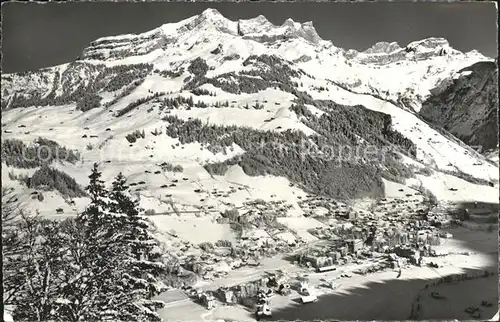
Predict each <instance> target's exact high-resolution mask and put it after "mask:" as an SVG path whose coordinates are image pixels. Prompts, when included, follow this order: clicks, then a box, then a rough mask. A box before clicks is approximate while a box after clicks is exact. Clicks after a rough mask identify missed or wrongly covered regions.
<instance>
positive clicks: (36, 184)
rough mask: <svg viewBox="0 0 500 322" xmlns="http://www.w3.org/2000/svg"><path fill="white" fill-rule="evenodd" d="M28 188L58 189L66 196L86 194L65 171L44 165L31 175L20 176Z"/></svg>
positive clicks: (74, 196)
mask: <svg viewBox="0 0 500 322" xmlns="http://www.w3.org/2000/svg"><path fill="white" fill-rule="evenodd" d="M19 179H20V180H21V181H22V182H23V183H25V184H26V186H27V187H28V188H32V189H44V190H54V189H55V190H57V191H59V192H60V193H61V195H63V196H64V197H70V198H77V197H84V196H86V193H85V191H84V190H83V189H82V188H81V187H80V185H79V184H78V183H77V182H76V181H75V179H74V178H72V177H71V176H69V175H68V174H66V173H65V172H63V171H60V170H57V169H54V168H51V167H49V166H48V165H43V166H42V167H41V168H40V169H37V170H36V171H35V173H33V175H32V176H31V177H29V176H21V177H20V178H19Z"/></svg>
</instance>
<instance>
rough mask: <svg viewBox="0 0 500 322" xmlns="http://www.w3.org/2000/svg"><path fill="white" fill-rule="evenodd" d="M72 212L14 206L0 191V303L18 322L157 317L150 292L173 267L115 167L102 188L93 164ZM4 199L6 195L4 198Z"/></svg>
mask: <svg viewBox="0 0 500 322" xmlns="http://www.w3.org/2000/svg"><path fill="white" fill-rule="evenodd" d="M89 179H90V183H89V185H88V187H87V188H86V190H87V192H88V195H89V197H90V203H89V205H88V206H87V208H86V209H85V211H84V212H82V213H81V214H78V215H77V216H76V218H68V219H65V220H63V221H53V220H49V219H42V218H40V217H37V216H33V215H30V214H27V213H25V212H22V211H19V210H18V209H17V208H16V207H15V203H13V202H12V198H11V194H9V191H7V190H6V189H3V190H2V225H3V229H2V250H3V263H4V264H3V269H4V271H3V278H4V294H3V298H4V302H3V304H4V305H9V306H12V307H13V312H12V315H13V318H14V320H16V321H17V320H20V321H26V320H27V321H47V320H62V321H82V320H87V321H102V320H113V321H157V320H160V317H159V315H158V314H157V313H156V312H155V310H156V309H157V308H160V307H162V306H163V302H161V301H153V300H152V297H153V296H155V295H157V294H158V293H160V292H161V291H163V290H164V289H165V285H164V283H163V282H162V281H163V280H168V278H169V277H171V276H172V275H171V274H172V273H171V270H170V268H169V265H168V263H166V262H165V261H164V259H163V257H162V254H161V247H160V244H159V243H158V241H157V240H156V239H155V238H154V236H153V234H152V226H151V224H150V223H149V222H148V221H146V220H145V219H144V217H143V215H142V209H140V208H139V207H138V203H137V201H135V200H132V199H131V198H130V197H129V195H128V193H127V188H128V187H127V185H126V180H125V177H124V176H123V175H122V174H121V173H120V174H119V175H118V176H117V177H116V178H115V179H114V181H113V183H112V187H111V189H106V187H105V185H104V182H103V181H102V179H101V173H100V172H99V169H98V168H97V165H94V167H93V169H92V173H91V174H90V176H89ZM9 199H10V200H9Z"/></svg>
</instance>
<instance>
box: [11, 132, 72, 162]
mask: <svg viewBox="0 0 500 322" xmlns="http://www.w3.org/2000/svg"><path fill="white" fill-rule="evenodd" d="M33 143H34V144H32V145H29V146H27V145H26V144H24V142H23V141H21V140H18V139H7V140H3V141H2V162H5V164H6V165H7V166H11V167H15V168H25V169H29V168H37V167H40V166H42V165H44V164H50V163H52V162H54V161H57V160H59V161H67V162H70V163H75V162H76V161H78V160H79V159H80V154H79V153H78V152H77V151H75V150H70V149H67V148H66V147H64V146H60V145H59V144H58V143H57V142H55V141H52V140H49V139H46V138H42V137H39V138H38V139H36V140H35V141H34V142H33Z"/></svg>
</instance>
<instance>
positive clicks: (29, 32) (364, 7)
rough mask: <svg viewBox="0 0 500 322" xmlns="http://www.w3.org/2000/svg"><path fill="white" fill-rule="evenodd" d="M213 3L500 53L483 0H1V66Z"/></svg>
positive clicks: (323, 26)
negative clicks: (231, 0) (28, 0)
mask: <svg viewBox="0 0 500 322" xmlns="http://www.w3.org/2000/svg"><path fill="white" fill-rule="evenodd" d="M206 8H216V9H217V10H219V11H220V12H221V13H222V14H223V15H224V16H226V17H227V18H229V19H233V20H234V19H238V18H252V17H256V16H258V15H259V14H263V15H264V16H266V17H267V18H268V19H269V20H270V21H271V22H273V23H274V24H282V23H283V22H284V21H285V20H286V19H287V18H289V17H290V18H292V19H293V20H295V21H299V22H306V21H313V23H314V26H315V27H316V30H317V32H318V33H319V35H320V36H321V37H322V38H323V39H328V40H331V41H332V42H333V43H334V45H336V46H339V47H343V48H354V49H357V50H364V49H366V48H368V47H370V46H371V45H373V44H374V43H376V42H378V41H396V42H398V43H399V44H400V45H401V46H404V45H406V44H408V43H409V42H411V41H414V40H419V39H423V38H427V37H444V38H446V39H448V40H449V42H450V44H451V45H452V46H453V47H454V48H456V49H459V50H461V51H469V50H472V49H477V50H479V51H480V52H481V53H483V54H485V55H487V56H489V57H496V56H497V16H496V15H497V10H496V7H495V4H494V3H492V2H489V3H484V2H483V3H481V2H473V3H411V2H409V3H394V2H393V3H380V2H366V3H359V2H358V3H327V2H302V3H301V2H299V3H273V2H270V3H258V2H251V3H241V2H240V3H213V2H212V3H210V2H209V3H168V2H163V3H161V2H156V3H147V2H146V3H114V2H96V3H91V2H90V3H89V2H82V3H78V2H76V3H48V4H36V3H27V4H24V3H7V4H4V5H2V16H3V17H2V18H3V21H2V25H3V30H2V42H3V44H2V54H3V59H2V72H3V73H10V72H19V71H25V70H35V69H39V68H42V67H47V66H53V65H58V64H61V63H65V62H69V61H72V60H74V59H75V58H76V57H77V56H79V55H80V53H81V52H82V49H83V48H84V47H86V46H87V45H88V44H89V43H90V42H91V41H92V40H95V39H96V38H99V37H103V36H111V35H118V34H124V33H139V32H144V31H147V30H151V29H153V28H155V27H158V26H160V25H162V24H164V23H168V22H175V21H179V20H182V19H185V18H188V17H190V16H193V15H196V14H199V13H201V12H202V11H203V10H204V9H206Z"/></svg>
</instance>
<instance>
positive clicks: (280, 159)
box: [163, 109, 412, 199]
mask: <svg viewBox="0 0 500 322" xmlns="http://www.w3.org/2000/svg"><path fill="white" fill-rule="evenodd" d="M344 112H345V113H349V109H345V110H344ZM368 113H369V112H368ZM381 117H382V116H380V115H377V114H373V120H370V118H367V119H366V120H365V122H366V124H365V125H362V124H363V121H362V120H358V122H360V123H361V124H359V125H357V126H356V127H354V129H353V128H350V127H349V126H348V124H349V123H347V124H346V125H345V126H340V125H339V126H334V125H333V124H334V123H335V122H337V121H339V122H340V121H343V122H351V121H352V122H354V121H355V120H356V117H355V115H345V116H338V117H337V118H335V116H329V117H328V116H326V119H325V120H324V121H323V122H318V124H319V125H317V128H318V129H320V126H323V127H324V128H322V134H324V135H312V136H309V137H308V136H306V135H305V134H304V133H303V132H300V131H291V130H287V131H283V132H274V131H257V130H254V129H251V128H246V127H236V126H217V125H208V124H203V123H202V122H201V121H200V120H198V119H194V120H188V121H183V120H181V119H179V118H177V117H176V116H171V115H168V116H166V117H165V118H163V120H165V121H167V122H168V125H167V126H166V128H165V134H166V135H168V136H170V137H173V138H178V139H179V141H180V142H181V144H187V143H192V142H199V143H201V144H207V145H208V147H207V148H208V149H209V150H210V151H215V150H216V148H220V147H222V148H229V147H231V146H232V145H233V144H236V145H238V146H239V147H241V148H242V149H243V150H245V151H246V152H245V153H244V154H243V155H241V156H236V157H233V158H231V159H229V160H226V161H224V162H220V163H213V164H206V165H205V169H206V170H207V171H208V172H210V173H212V174H216V175H223V174H224V173H225V171H226V170H227V168H228V167H229V166H231V165H234V164H238V165H240V166H241V167H242V169H243V171H244V172H245V173H246V174H248V175H250V176H257V175H267V174H270V175H275V176H284V177H287V178H288V179H290V180H291V181H292V182H296V183H300V184H301V185H303V187H304V188H306V189H307V190H310V191H312V192H315V193H319V194H326V195H329V196H330V197H334V198H340V199H350V198H354V197H360V196H367V195H370V194H375V195H381V194H382V181H381V178H382V177H385V178H390V179H392V180H397V181H401V180H402V179H403V178H407V177H409V176H411V175H412V172H411V170H410V169H409V168H407V167H406V166H405V165H404V164H402V163H401V162H400V161H399V160H398V159H397V154H394V153H392V152H391V151H388V153H387V155H385V157H384V158H378V157H377V158H376V159H375V160H370V159H367V158H365V157H364V156H363V155H361V156H359V155H358V156H356V155H354V156H353V157H352V158H345V159H341V158H342V155H341V153H342V151H341V149H342V148H344V147H349V148H351V151H355V149H356V148H357V147H358V148H359V149H360V151H363V149H368V148H369V147H368V146H369V144H373V145H374V146H376V147H380V148H382V147H386V146H387V145H386V144H385V143H384V141H381V140H379V139H378V138H377V136H378V135H380V132H381V131H382V129H381V128H379V127H377V125H376V124H375V123H374V124H371V123H370V122H375V120H376V119H377V118H380V119H378V125H379V126H381V124H382V123H383V118H381ZM330 131H331V132H330ZM353 131H354V132H353ZM370 131H371V132H370ZM353 133H355V134H353ZM356 135H358V136H361V137H363V138H366V139H367V143H366V144H363V143H360V142H359V141H358V138H357V136H356ZM324 146H327V147H329V148H330V149H331V150H330V153H332V157H331V158H328V155H325V156H324V157H322V155H321V154H320V153H321V151H319V152H318V151H317V149H316V148H318V147H324ZM325 157H326V158H325Z"/></svg>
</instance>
